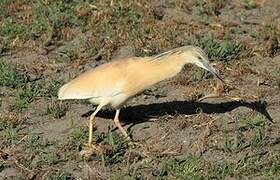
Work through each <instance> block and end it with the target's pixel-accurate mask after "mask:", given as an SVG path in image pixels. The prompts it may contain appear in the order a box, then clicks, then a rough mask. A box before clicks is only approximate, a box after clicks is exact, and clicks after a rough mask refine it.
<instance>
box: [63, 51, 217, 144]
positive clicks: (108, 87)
mask: <svg viewBox="0 0 280 180" xmlns="http://www.w3.org/2000/svg"><path fill="white" fill-rule="evenodd" d="M187 63H191V64H195V65H197V66H199V67H201V68H203V69H205V70H207V71H209V72H211V73H212V74H213V75H214V76H215V77H217V78H218V79H220V80H222V79H221V78H220V76H219V74H218V73H217V71H216V70H215V69H214V68H213V67H212V66H211V65H210V62H209V60H208V57H207V55H206V54H205V53H204V51H203V50H202V49H201V48H199V47H194V46H183V47H180V48H176V49H172V50H170V51H167V52H164V53H162V54H159V55H156V56H151V57H130V58H124V59H121V60H118V61H112V62H109V63H106V64H103V65H100V66H98V67H96V68H94V69H91V70H89V71H87V72H85V73H83V74H81V75H79V76H78V77H76V78H75V79H73V80H72V81H70V82H68V83H67V84H65V85H63V86H62V87H61V88H60V90H59V92H58V99H60V100H63V99H87V100H89V101H90V102H91V103H93V104H95V105H97V108H96V109H95V111H94V112H93V113H92V115H91V116H90V118H89V138H88V146H89V147H92V148H94V147H95V146H94V145H93V143H92V135H93V134H92V133H93V132H92V131H93V123H94V119H95V116H96V114H97V113H98V111H100V109H102V108H103V107H105V106H111V107H113V108H114V109H116V114H115V117H114V122H115V125H116V127H118V129H119V130H120V132H121V133H122V134H123V135H124V136H125V137H128V135H127V132H126V130H125V129H124V128H123V127H122V126H121V124H120V122H119V114H120V109H121V107H122V106H123V105H124V104H125V103H126V102H127V101H128V100H129V99H130V98H132V97H134V96H135V95H137V94H139V93H141V92H142V91H144V90H145V89H147V88H149V87H151V86H152V85H154V84H156V83H158V82H160V81H163V80H165V79H168V78H171V77H173V76H175V75H177V74H178V73H179V72H180V71H181V70H182V68H183V67H184V65H185V64H187Z"/></svg>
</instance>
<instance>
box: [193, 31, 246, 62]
mask: <svg viewBox="0 0 280 180" xmlns="http://www.w3.org/2000/svg"><path fill="white" fill-rule="evenodd" d="M189 43H190V44H192V45H196V46H199V47H201V48H203V49H204V50H205V51H206V53H207V54H208V56H209V58H210V59H212V60H219V61H225V62H227V61H230V60H234V59H238V58H240V57H241V56H242V54H243V51H244V48H243V46H242V45H241V44H238V43H235V42H232V41H230V40H219V39H217V38H216V37H215V36H214V35H213V34H207V35H204V36H199V35H198V36H196V37H195V38H192V39H190V42H189Z"/></svg>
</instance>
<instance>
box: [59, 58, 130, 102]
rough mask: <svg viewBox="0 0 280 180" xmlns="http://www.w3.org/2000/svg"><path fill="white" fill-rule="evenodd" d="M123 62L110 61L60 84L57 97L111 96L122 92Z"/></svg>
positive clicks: (87, 97) (123, 79) (88, 97)
mask: <svg viewBox="0 0 280 180" xmlns="http://www.w3.org/2000/svg"><path fill="white" fill-rule="evenodd" d="M124 63H125V62H112V63H108V64H104V65H101V66H99V67H97V68H95V69H93V70H89V71H87V72H85V73H83V74H81V75H79V76H78V77H77V78H75V79H73V80H72V81H70V82H68V83H67V84H65V85H64V86H62V87H61V88H60V90H59V93H58V98H59V99H90V98H100V97H103V98H105V97H113V96H116V95H118V94H120V93H122V89H123V85H124V83H125V73H124V72H123V71H124V69H123V68H125V64H124Z"/></svg>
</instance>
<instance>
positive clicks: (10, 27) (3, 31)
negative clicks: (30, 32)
mask: <svg viewBox="0 0 280 180" xmlns="http://www.w3.org/2000/svg"><path fill="white" fill-rule="evenodd" d="M26 32H27V28H26V27H25V26H22V25H19V24H17V23H16V22H14V21H13V20H12V19H5V20H4V22H2V23H1V24H0V36H3V37H7V38H15V37H16V36H19V35H23V34H25V33H26Z"/></svg>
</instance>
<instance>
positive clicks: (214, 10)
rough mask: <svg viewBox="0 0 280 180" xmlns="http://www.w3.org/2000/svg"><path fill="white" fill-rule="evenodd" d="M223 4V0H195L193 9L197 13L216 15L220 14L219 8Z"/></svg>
mask: <svg viewBox="0 0 280 180" xmlns="http://www.w3.org/2000/svg"><path fill="white" fill-rule="evenodd" d="M224 6H225V2H224V1H223V0H215V1H204V0H198V1H196V4H195V7H194V8H193V10H194V11H195V12H196V13H197V14H198V15H207V16H209V15H210V16H211V15H214V16H217V15H219V14H220V9H221V8H223V7H224Z"/></svg>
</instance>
